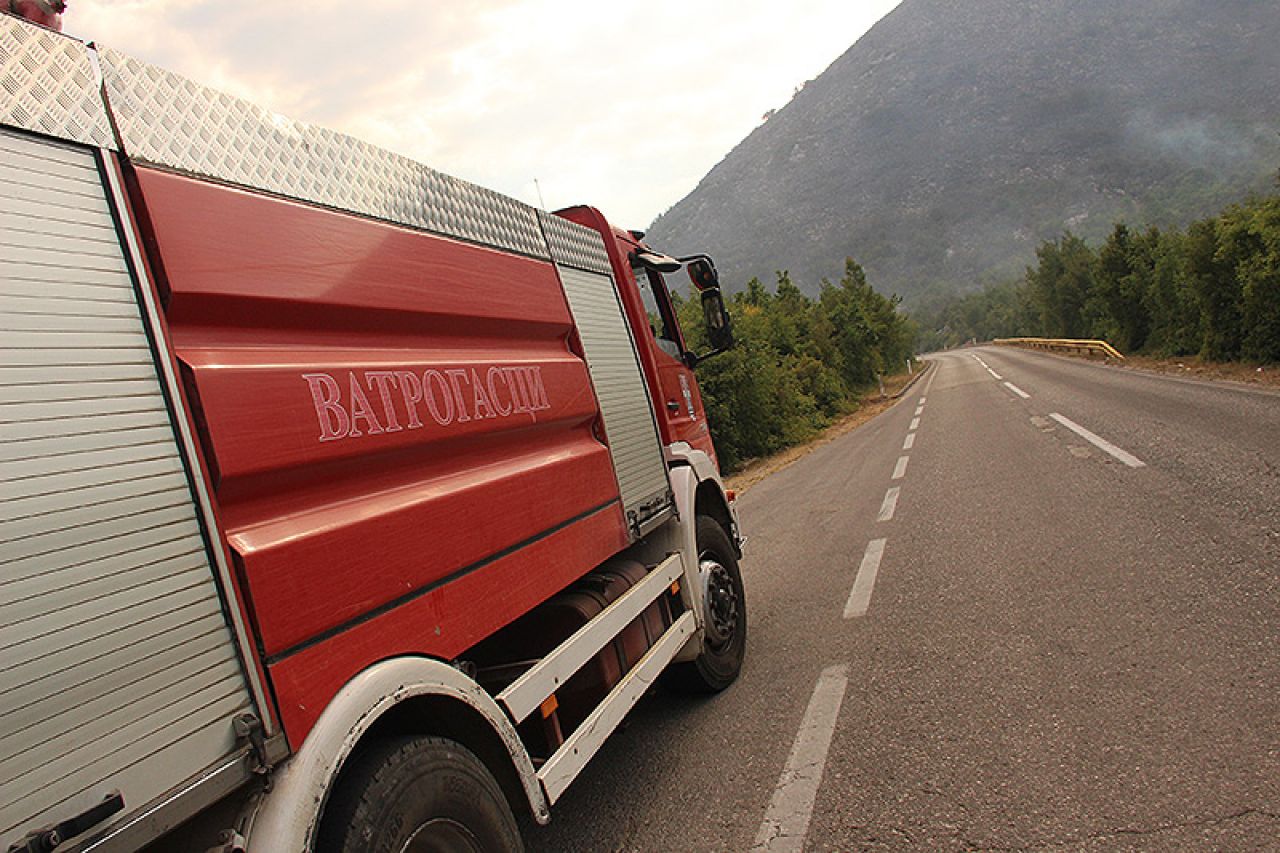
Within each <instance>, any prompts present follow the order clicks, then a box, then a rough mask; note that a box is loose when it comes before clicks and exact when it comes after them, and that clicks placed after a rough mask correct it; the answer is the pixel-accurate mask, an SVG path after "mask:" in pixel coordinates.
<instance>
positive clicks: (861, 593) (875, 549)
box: [844, 539, 888, 619]
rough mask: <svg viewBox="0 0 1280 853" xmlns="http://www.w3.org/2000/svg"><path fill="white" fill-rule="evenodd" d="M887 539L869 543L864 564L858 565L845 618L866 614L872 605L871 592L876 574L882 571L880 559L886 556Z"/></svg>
mask: <svg viewBox="0 0 1280 853" xmlns="http://www.w3.org/2000/svg"><path fill="white" fill-rule="evenodd" d="M887 541H888V540H886V539H872V540H871V542H869V543H868V544H867V552H866V553H865V554H863V555H862V565H861V566H859V567H858V576H857V577H856V578H854V580H853V591H852V592H850V593H849V601H848V602H847V603H846V604H845V606H844V618H846V619H855V618H857V617H859V616H864V615H866V612H867V608H868V607H870V606H871V592H872V590H874V589H875V586H876V575H877V574H879V573H880V560H881V558H883V557H884V546H885V542H887Z"/></svg>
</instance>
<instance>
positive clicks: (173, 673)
mask: <svg viewBox="0 0 1280 853" xmlns="http://www.w3.org/2000/svg"><path fill="white" fill-rule="evenodd" d="M11 174H16V175H21V176H23V180H22V181H21V182H18V181H10V180H4V181H2V182H0V489H2V490H3V502H2V503H0V844H3V845H8V844H9V843H12V842H14V841H16V840H17V839H18V838H19V837H21V836H22V835H23V834H24V833H25V832H27V831H28V830H30V829H33V828H35V827H37V826H39V825H41V824H45V823H48V822H55V821H58V820H62V819H65V818H68V817H71V816H73V815H75V814H77V813H79V812H81V811H83V810H84V809H86V808H88V807H90V806H92V805H94V804H96V803H97V802H99V801H101V799H102V798H103V797H104V796H105V795H106V794H107V793H109V792H110V791H112V790H114V789H119V790H120V791H121V792H122V793H123V794H124V798H125V804H126V811H125V812H124V813H122V814H128V812H129V811H131V810H132V809H134V808H136V807H138V806H142V805H144V804H145V803H148V802H151V801H153V800H155V799H156V798H158V797H160V796H161V795H162V794H165V793H166V792H168V791H170V790H171V789H174V788H175V787H178V786H180V785H181V784H182V783H184V782H186V781H187V780H188V779H189V778H190V777H192V776H193V775H194V774H195V773H197V772H199V771H203V770H204V769H205V768H208V767H210V766H213V765H215V764H220V763H225V762H226V760H227V759H228V758H230V757H231V756H233V755H234V754H235V753H237V752H238V751H240V749H241V747H240V745H239V744H238V743H237V741H236V739H235V736H234V733H233V731H232V723H231V720H232V718H233V717H234V716H235V715H236V714H238V713H240V712H245V711H252V710H253V703H252V701H251V699H250V693H249V688H248V686H247V685H246V682H245V678H244V673H243V670H242V668H241V662H240V659H239V657H238V655H237V653H236V646H235V642H234V639H233V637H232V633H231V631H230V629H229V628H228V625H227V621H226V617H225V616H224V612H223V607H222V602H221V600H220V599H219V595H218V591H217V587H216V585H215V582H214V578H213V572H212V569H211V568H210V563H209V556H208V552H207V550H206V546H205V541H204V538H203V535H202V533H201V530H200V525H199V523H198V521H197V511H196V507H195V505H194V503H193V501H192V497H191V491H190V487H189V485H188V481H187V474H186V471H185V467H184V462H183V459H182V456H181V454H180V453H179V450H178V445H177V443H176V440H175V438H174V432H173V428H172V426H171V424H170V422H169V414H168V409H167V406H166V402H165V398H164V394H163V392H162V391H161V385H160V380H159V378H158V375H157V371H156V366H155V364H154V362H153V360H152V354H151V348H150V343H149V341H148V338H147V335H146V333H145V330H144V327H143V322H142V317H141V314H140V309H139V306H138V303H137V301H136V298H135V294H134V289H133V283H132V281H131V278H130V275H129V271H128V268H127V266H126V262H125V258H124V255H123V252H122V249H121V247H120V243H119V239H118V235H117V232H116V228H115V224H114V222H113V220H112V217H111V214H110V211H109V208H108V202H107V199H106V192H105V190H104V187H103V184H102V179H101V176H100V174H99V172H98V168H97V165H96V163H95V159H94V156H93V154H92V153H90V152H89V151H87V150H83V149H79V148H74V147H72V146H69V145H62V144H59V143H54V142H48V141H44V140H40V139H37V138H34V137H30V136H27V135H25V134H21V133H16V132H10V131H8V130H4V131H0V175H11Z"/></svg>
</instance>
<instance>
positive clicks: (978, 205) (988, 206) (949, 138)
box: [649, 0, 1280, 303]
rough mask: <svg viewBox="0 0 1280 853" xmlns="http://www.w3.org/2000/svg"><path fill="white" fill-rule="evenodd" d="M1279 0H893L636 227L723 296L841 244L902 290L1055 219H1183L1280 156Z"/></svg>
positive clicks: (1009, 252) (930, 284)
mask: <svg viewBox="0 0 1280 853" xmlns="http://www.w3.org/2000/svg"><path fill="white" fill-rule="evenodd" d="M1276 45H1280V4H1277V3H1275V2H1271V0H1125V2H1122V3H1117V2H1115V0H964V2H956V0H904V2H903V3H902V5H900V6H899V7H898V8H897V9H895V10H894V11H893V12H891V13H890V14H889V15H887V16H886V17H885V18H884V19H882V20H881V21H880V23H878V24H877V25H876V26H875V27H873V28H872V29H871V30H870V31H869V32H868V33H867V34H866V35H865V36H863V37H862V38H861V39H859V40H858V41H857V43H856V44H854V45H853V47H851V48H850V49H849V50H848V51H847V52H846V53H845V54H844V55H843V56H841V57H840V58H839V59H837V60H836V61H835V62H834V63H833V64H832V65H831V66H830V67H829V68H828V69H827V70H826V71H825V72H823V73H822V75H821V76H819V77H818V78H817V79H815V80H811V81H810V82H809V83H807V84H806V85H805V86H804V87H803V88H802V89H801V90H800V91H799V92H797V94H796V95H795V97H794V98H793V99H792V100H791V102H790V103H788V104H787V105H786V106H785V107H783V108H782V109H779V110H778V111H777V112H775V113H773V114H772V115H771V116H770V117H769V118H768V119H767V120H766V121H765V122H764V124H762V125H761V126H760V127H758V128H757V129H756V130H755V131H754V132H753V133H752V134H751V135H750V136H748V137H747V138H746V139H745V140H743V141H742V142H741V143H740V144H739V145H738V146H737V147H736V148H734V149H733V151H732V152H730V153H729V154H728V156H726V157H725V158H724V160H722V161H721V162H720V163H719V165H717V166H716V167H715V168H714V169H712V170H711V172H710V173H709V174H708V175H707V176H706V177H705V178H703V180H702V181H701V182H700V183H699V184H698V186H697V188H696V189H695V190H694V191H693V192H692V193H690V194H689V195H688V196H687V197H686V198H684V199H683V200H682V201H680V202H679V203H677V204H676V205H675V206H674V207H672V208H671V209H670V210H669V211H667V212H666V213H664V214H663V215H662V216H660V217H659V218H658V219H657V220H656V221H655V222H654V223H653V225H652V226H651V227H650V228H649V242H650V243H651V244H652V245H655V246H661V247H662V248H663V250H664V251H668V252H672V253H688V252H694V251H704V250H705V251H708V252H710V253H711V254H712V256H713V257H715V258H716V262H717V265H718V266H719V267H720V270H721V275H722V278H723V279H724V280H725V282H726V284H727V286H728V287H729V289H731V290H738V289H741V288H742V287H743V286H745V283H746V281H747V280H748V279H749V278H751V277H752V276H758V277H759V278H761V280H763V281H765V282H766V283H772V281H773V274H774V271H775V270H780V269H787V270H789V271H790V272H791V274H792V277H793V278H794V279H795V280H796V281H797V283H799V284H800V285H801V287H802V288H804V289H805V290H807V291H809V292H811V293H812V292H814V290H815V289H816V287H817V284H818V282H819V281H820V280H821V279H822V278H823V277H824V276H826V277H831V278H837V277H838V276H839V275H840V273H841V271H842V270H843V268H844V258H845V257H846V256H850V255H851V256H853V257H854V258H856V259H857V260H858V261H860V262H861V263H862V264H863V266H864V267H865V268H866V269H867V272H868V276H869V278H870V280H871V281H872V283H873V284H874V285H875V286H876V287H877V288H878V289H880V290H882V291H884V292H891V291H892V292H897V293H899V294H901V295H903V296H904V297H906V298H907V300H908V303H910V302H912V301H914V300H917V299H919V298H921V297H922V296H923V295H925V294H927V293H944V292H953V291H957V290H968V289H973V288H975V287H977V286H978V285H979V284H980V283H982V282H984V281H990V280H993V279H1000V278H1005V277H1010V276H1017V275H1020V274H1021V272H1022V270H1023V268H1024V267H1025V265H1026V264H1027V263H1028V262H1029V261H1031V260H1033V257H1034V250H1035V247H1036V246H1037V245H1039V244H1040V243H1041V242H1042V241H1044V240H1046V239H1052V238H1055V237H1058V236H1060V235H1061V234H1062V232H1063V231H1064V230H1067V229H1069V230H1071V231H1072V232H1073V233H1076V234H1078V235H1081V236H1084V237H1086V238H1088V239H1095V240H1096V239H1098V238H1100V237H1102V236H1103V235H1104V234H1105V233H1106V232H1107V231H1109V230H1110V226H1111V223H1112V222H1113V221H1115V220H1119V219H1123V220H1125V221H1127V222H1128V223H1130V224H1131V225H1135V226H1144V225H1147V224H1155V225H1180V224H1185V223H1186V222H1188V221H1190V220H1191V219H1194V218H1197V217H1200V216H1204V215H1208V214H1211V213H1213V212H1216V211H1217V210H1218V209H1219V208H1221V207H1222V206H1224V205H1226V204H1229V203H1231V202H1233V201H1236V200H1238V199H1240V198H1241V197H1242V196H1244V195H1245V194H1247V193H1248V192H1251V191H1255V190H1256V191H1266V190H1268V189H1271V188H1273V181H1274V178H1275V175H1276V172H1277V169H1278V168H1280V135H1278V134H1280V50H1277V49H1276Z"/></svg>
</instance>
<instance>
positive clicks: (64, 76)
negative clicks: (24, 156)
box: [0, 14, 116, 150]
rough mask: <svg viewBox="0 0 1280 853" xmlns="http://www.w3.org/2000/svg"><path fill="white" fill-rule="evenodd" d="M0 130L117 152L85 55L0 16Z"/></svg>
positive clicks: (72, 44) (76, 46)
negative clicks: (6, 128) (10, 129)
mask: <svg viewBox="0 0 1280 853" xmlns="http://www.w3.org/2000/svg"><path fill="white" fill-rule="evenodd" d="M0 124H5V125H8V126H10V127H16V128H21V129H22V130H30V131H34V132H36V133H43V134H45V135H47V136H54V137H57V138H59V139H66V140H70V141H72V142H79V143H81V144H84V145H92V146H94V147H97V148H110V149H112V150H115V147H116V143H115V138H114V137H113V136H112V133H111V123H110V122H109V121H107V110H106V107H105V106H104V105H103V103H102V92H101V89H100V88H99V86H98V82H97V74H96V73H95V71H94V67H93V62H92V60H91V59H90V58H89V49H88V48H87V47H85V46H84V44H82V43H81V42H78V41H76V40H75V39H73V38H68V37H67V36H64V35H61V34H60V33H55V32H54V31H52V30H47V29H45V28H44V27H37V26H35V25H34V24H29V23H27V22H26V21H23V20H21V19H20V18H15V17H13V16H12V15H6V14H0Z"/></svg>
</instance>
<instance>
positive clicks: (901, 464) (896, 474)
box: [893, 456, 911, 480]
mask: <svg viewBox="0 0 1280 853" xmlns="http://www.w3.org/2000/svg"><path fill="white" fill-rule="evenodd" d="M910 460H911V457H910V456H902V457H900V458H899V459H898V464H897V465H894V466H893V479H895V480H901V479H902V478H903V477H905V476H907V462H909V461H910Z"/></svg>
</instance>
